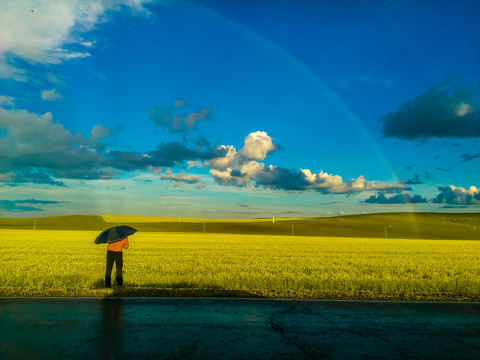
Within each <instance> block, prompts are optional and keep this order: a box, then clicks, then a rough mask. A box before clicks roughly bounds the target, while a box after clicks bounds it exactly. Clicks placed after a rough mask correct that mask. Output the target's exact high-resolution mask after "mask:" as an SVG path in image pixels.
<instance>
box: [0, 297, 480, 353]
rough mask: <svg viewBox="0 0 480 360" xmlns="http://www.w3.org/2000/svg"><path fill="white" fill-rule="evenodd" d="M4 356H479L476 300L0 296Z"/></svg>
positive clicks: (479, 315) (479, 314) (479, 319)
mask: <svg viewBox="0 0 480 360" xmlns="http://www.w3.org/2000/svg"><path fill="white" fill-rule="evenodd" d="M0 358H1V359H89V360H93V359H262V360H263V359H408V358H411V359H419V358H420V359H480V304H479V303H411V302H371V301H363V302H358V301H322V300H301V301H297V300H266V299H265V300H253V299H205V298H200V299H189V298H188V299H186V298H0Z"/></svg>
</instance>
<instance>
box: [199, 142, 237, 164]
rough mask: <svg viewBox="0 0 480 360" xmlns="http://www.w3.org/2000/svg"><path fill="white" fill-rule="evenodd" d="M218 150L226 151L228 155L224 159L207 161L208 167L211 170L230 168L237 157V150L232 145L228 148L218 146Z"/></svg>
mask: <svg viewBox="0 0 480 360" xmlns="http://www.w3.org/2000/svg"><path fill="white" fill-rule="evenodd" d="M217 150H224V151H226V154H225V156H224V157H219V158H214V159H212V160H209V161H207V162H206V165H207V166H208V167H209V168H213V169H222V168H226V167H229V166H230V165H231V164H232V162H233V161H234V160H235V158H236V157H237V150H235V148H234V147H233V146H232V145H228V146H225V145H220V146H217Z"/></svg>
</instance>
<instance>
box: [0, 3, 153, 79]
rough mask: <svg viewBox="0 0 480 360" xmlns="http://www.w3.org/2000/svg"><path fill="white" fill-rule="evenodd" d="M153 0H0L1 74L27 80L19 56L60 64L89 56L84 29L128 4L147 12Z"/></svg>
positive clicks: (5, 76)
mask: <svg viewBox="0 0 480 360" xmlns="http://www.w3.org/2000/svg"><path fill="white" fill-rule="evenodd" d="M152 1H153V0H118V1H110V0H69V1H60V2H59V1H50V0H46V1H23V2H22V3H21V5H19V3H18V2H17V1H0V78H10V79H13V80H17V81H26V80H27V72H26V70H25V69H23V68H22V67H21V62H19V61H18V60H23V61H27V62H29V63H31V64H59V63H62V62H64V61H69V60H72V59H78V58H85V57H88V56H90V53H89V49H91V48H92V46H93V42H92V41H90V40H88V39H85V33H87V32H88V31H90V30H92V29H94V28H95V26H96V25H97V24H99V23H102V22H106V21H108V20H109V16H110V14H111V13H112V12H117V11H120V10H121V9H122V8H123V7H128V8H129V9H131V10H133V12H136V13H143V14H148V10H146V8H145V7H144V5H145V4H147V3H151V2H152Z"/></svg>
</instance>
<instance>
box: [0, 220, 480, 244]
mask: <svg viewBox="0 0 480 360" xmlns="http://www.w3.org/2000/svg"><path fill="white" fill-rule="evenodd" d="M106 218H107V219H109V218H111V217H106ZM128 219H130V221H126V222H122V224H124V225H130V226H133V227H135V228H136V229H138V230H139V231H148V232H195V233H203V232H206V233H229V234H262V235H294V236H333V237H367V238H368V237H374V238H381V237H387V238H406V239H460V240H463V239H465V240H466V239H470V240H478V239H480V213H473V214H472V213H460V214H459V213H382V214H366V215H350V216H340V217H329V218H305V219H275V223H273V222H272V219H264V220H262V219H252V220H248V219H243V220H241V221H239V220H233V219H232V220H224V219H222V220H212V219H209V220H207V221H205V222H204V220H203V219H188V221H181V220H180V221H172V219H168V220H165V219H166V218H154V217H152V218H140V217H139V218H138V219H136V218H135V217H129V218H128ZM157 220H158V221H157ZM115 225H119V222H106V221H105V219H104V218H103V217H102V216H90V215H72V216H58V217H40V218H21V219H18V218H0V229H34V228H35V229H36V230H98V231H101V230H103V229H105V228H108V227H111V226H115Z"/></svg>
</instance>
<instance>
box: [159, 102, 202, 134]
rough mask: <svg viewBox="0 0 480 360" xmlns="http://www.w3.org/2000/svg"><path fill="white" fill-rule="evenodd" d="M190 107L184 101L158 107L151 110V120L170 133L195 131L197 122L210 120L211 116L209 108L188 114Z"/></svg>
mask: <svg viewBox="0 0 480 360" xmlns="http://www.w3.org/2000/svg"><path fill="white" fill-rule="evenodd" d="M186 109H188V105H186V104H185V101H184V100H182V99H177V100H175V101H174V103H173V105H170V106H165V105H158V106H155V107H154V108H152V109H151V110H150V118H151V119H152V120H153V122H154V123H155V124H157V125H158V126H160V127H162V128H163V129H165V130H167V131H168V132H170V133H172V134H175V133H184V132H186V131H189V130H193V129H194V128H195V126H196V124H197V122H199V121H202V120H208V119H209V117H210V115H211V110H210V109H209V108H201V109H200V110H199V111H198V112H188V111H186Z"/></svg>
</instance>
